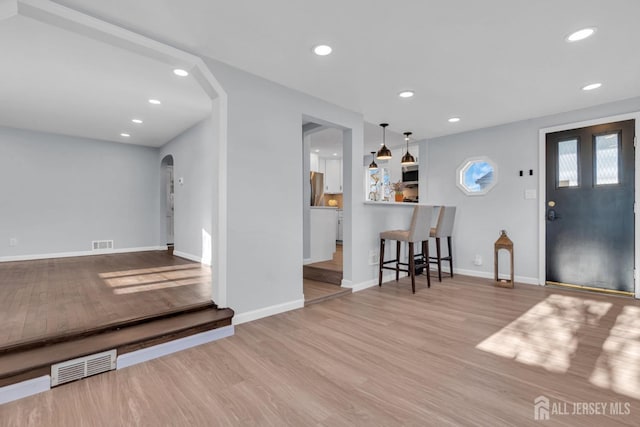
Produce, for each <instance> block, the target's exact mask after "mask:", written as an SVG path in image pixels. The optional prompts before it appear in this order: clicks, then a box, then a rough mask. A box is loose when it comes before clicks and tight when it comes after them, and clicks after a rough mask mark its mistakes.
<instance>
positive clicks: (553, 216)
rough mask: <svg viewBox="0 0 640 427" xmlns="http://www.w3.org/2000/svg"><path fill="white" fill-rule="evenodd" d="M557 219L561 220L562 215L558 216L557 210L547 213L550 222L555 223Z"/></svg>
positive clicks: (550, 210)
mask: <svg viewBox="0 0 640 427" xmlns="http://www.w3.org/2000/svg"><path fill="white" fill-rule="evenodd" d="M556 219H560V215H558V214H557V213H556V210H555V209H549V210H548V211H547V220H548V221H555V220H556Z"/></svg>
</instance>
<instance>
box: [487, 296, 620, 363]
mask: <svg viewBox="0 0 640 427" xmlns="http://www.w3.org/2000/svg"><path fill="white" fill-rule="evenodd" d="M610 308H611V303H607V302H601V301H592V300H586V299H582V298H577V297H570V296H564V295H550V296H549V297H547V299H545V300H544V301H541V302H540V303H538V304H536V305H535V306H533V307H532V308H531V309H530V310H528V311H527V312H526V313H524V314H523V315H522V316H520V317H519V318H517V319H516V320H514V321H513V322H511V323H510V324H509V325H507V326H505V327H504V328H502V329H501V330H500V331H498V332H496V333H495V334H493V335H492V336H490V337H489V338H487V339H485V340H484V341H482V342H481V343H480V344H478V345H477V346H476V348H477V349H479V350H482V351H486V352H489V353H492V354H495V355H497V356H501V357H506V358H509V359H513V360H516V361H518V362H520V363H524V364H527V365H532V366H540V367H542V368H544V369H546V370H548V371H550V372H557V373H564V372H567V370H568V369H569V366H570V365H571V357H572V356H573V354H574V353H575V351H576V349H577V347H578V337H577V335H576V334H577V332H578V331H579V330H580V328H581V327H582V326H583V325H585V326H586V325H597V324H598V323H599V321H600V319H601V318H602V317H603V316H604V315H605V314H606V313H607V312H608V311H609V309H610Z"/></svg>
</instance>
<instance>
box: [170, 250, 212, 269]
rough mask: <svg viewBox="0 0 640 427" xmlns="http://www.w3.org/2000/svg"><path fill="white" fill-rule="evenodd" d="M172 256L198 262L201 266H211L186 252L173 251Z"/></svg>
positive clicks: (202, 259)
mask: <svg viewBox="0 0 640 427" xmlns="http://www.w3.org/2000/svg"><path fill="white" fill-rule="evenodd" d="M173 254H174V255H175V256H178V257H180V258H184V259H188V260H189V261H194V262H199V263H200V264H203V265H209V266H210V265H211V264H208V263H207V262H206V260H205V259H204V258H202V257H199V256H197V255H192V254H189V253H187V252H182V251H173Z"/></svg>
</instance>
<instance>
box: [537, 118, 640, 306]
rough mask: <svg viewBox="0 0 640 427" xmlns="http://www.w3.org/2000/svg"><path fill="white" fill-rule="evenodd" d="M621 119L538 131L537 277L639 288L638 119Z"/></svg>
mask: <svg viewBox="0 0 640 427" xmlns="http://www.w3.org/2000/svg"><path fill="white" fill-rule="evenodd" d="M621 118H623V119H625V120H617V121H614V120H611V119H610V121H599V122H585V123H582V124H577V125H576V126H567V127H565V128H563V129H552V130H549V129H547V130H542V131H541V150H543V151H542V152H541V161H542V162H543V163H544V165H545V166H544V168H541V170H544V171H545V173H544V174H542V173H541V175H542V176H541V185H540V191H541V201H542V206H541V228H540V230H541V233H540V234H541V244H540V249H541V254H540V264H541V266H540V278H541V282H542V283H543V284H547V285H554V286H562V287H570V288H578V289H582V290H590V291H597V292H604V293H610V294H617V295H625V296H633V295H636V297H637V295H638V292H637V289H636V288H637V287H636V286H635V265H636V264H637V254H638V251H637V249H636V246H637V244H638V242H637V240H638V239H636V238H635V236H636V233H637V230H638V228H637V219H636V217H635V214H634V204H635V203H634V202H635V199H636V198H637V191H638V189H637V186H636V180H637V178H636V176H635V175H636V174H635V169H636V165H637V162H638V159H637V158H636V155H635V150H634V141H635V133H636V126H637V120H635V117H621ZM581 125H582V126H581ZM543 131H545V132H544V141H543V138H542V137H543Z"/></svg>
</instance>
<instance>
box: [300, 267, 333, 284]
mask: <svg viewBox="0 0 640 427" xmlns="http://www.w3.org/2000/svg"><path fill="white" fill-rule="evenodd" d="M302 277H303V278H305V279H309V280H315V281H318V282H325V283H331V284H332V285H338V286H340V285H341V284H342V271H337V270H332V269H327V268H323V267H316V266H313V265H305V266H303V267H302Z"/></svg>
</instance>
